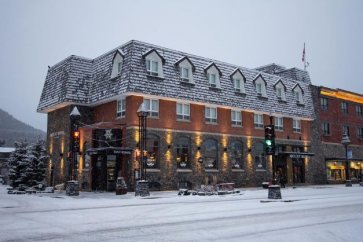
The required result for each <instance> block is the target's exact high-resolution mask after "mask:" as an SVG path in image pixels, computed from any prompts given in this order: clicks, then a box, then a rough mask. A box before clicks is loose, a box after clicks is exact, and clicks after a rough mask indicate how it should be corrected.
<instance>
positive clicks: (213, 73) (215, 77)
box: [205, 63, 222, 88]
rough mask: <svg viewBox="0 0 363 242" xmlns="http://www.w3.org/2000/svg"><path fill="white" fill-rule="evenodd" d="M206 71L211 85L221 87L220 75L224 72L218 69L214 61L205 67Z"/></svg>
mask: <svg viewBox="0 0 363 242" xmlns="http://www.w3.org/2000/svg"><path fill="white" fill-rule="evenodd" d="M205 72H206V75H207V79H208V82H209V86H210V87H212V88H221V83H220V77H221V76H222V72H221V71H220V70H219V69H218V67H217V66H216V65H215V64H214V63H212V64H210V65H208V66H207V68H205Z"/></svg>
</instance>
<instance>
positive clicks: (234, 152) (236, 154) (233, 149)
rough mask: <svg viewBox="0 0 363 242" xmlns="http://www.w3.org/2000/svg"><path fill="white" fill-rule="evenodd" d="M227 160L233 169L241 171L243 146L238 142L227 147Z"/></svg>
mask: <svg viewBox="0 0 363 242" xmlns="http://www.w3.org/2000/svg"><path fill="white" fill-rule="evenodd" d="M229 158H230V160H231V163H232V168H233V169H243V168H244V167H243V144H242V142H239V141H234V142H232V143H231V145H230V147H229Z"/></svg>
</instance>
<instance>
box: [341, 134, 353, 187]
mask: <svg viewBox="0 0 363 242" xmlns="http://www.w3.org/2000/svg"><path fill="white" fill-rule="evenodd" d="M342 144H343V145H344V147H345V186H346V187H351V186H352V181H351V180H350V177H349V173H350V172H349V169H350V168H349V160H348V145H349V144H350V139H349V136H348V135H347V133H344V134H343V138H342Z"/></svg>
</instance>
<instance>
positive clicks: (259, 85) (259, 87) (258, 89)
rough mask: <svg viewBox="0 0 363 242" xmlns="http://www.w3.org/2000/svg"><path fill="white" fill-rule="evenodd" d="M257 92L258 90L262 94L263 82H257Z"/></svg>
mask: <svg viewBox="0 0 363 242" xmlns="http://www.w3.org/2000/svg"><path fill="white" fill-rule="evenodd" d="M256 92H257V94H259V95H262V84H261V83H257V84H256Z"/></svg>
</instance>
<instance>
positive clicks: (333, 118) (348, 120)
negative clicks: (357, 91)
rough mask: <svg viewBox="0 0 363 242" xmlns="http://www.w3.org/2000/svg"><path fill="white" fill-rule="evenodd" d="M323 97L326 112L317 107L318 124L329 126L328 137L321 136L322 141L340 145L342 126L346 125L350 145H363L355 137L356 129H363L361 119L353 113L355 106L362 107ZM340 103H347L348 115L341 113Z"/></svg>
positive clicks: (362, 120)
mask: <svg viewBox="0 0 363 242" xmlns="http://www.w3.org/2000/svg"><path fill="white" fill-rule="evenodd" d="M324 97H325V98H327V99H328V110H324V109H321V107H320V105H319V112H320V122H321V123H323V122H327V123H329V124H330V135H328V136H324V135H322V141H325V142H332V143H340V142H341V141H342V136H343V125H348V126H349V132H350V137H349V138H350V141H351V143H352V144H358V145H363V141H362V140H360V139H358V137H357V127H363V117H359V116H358V115H357V114H356V111H355V107H356V106H357V105H361V106H363V105H362V104H357V103H354V102H349V101H345V100H341V99H337V98H333V97H326V96H324ZM319 102H320V99H319ZM341 102H346V103H348V114H345V113H343V112H342V110H341ZM320 129H321V127H320Z"/></svg>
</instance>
